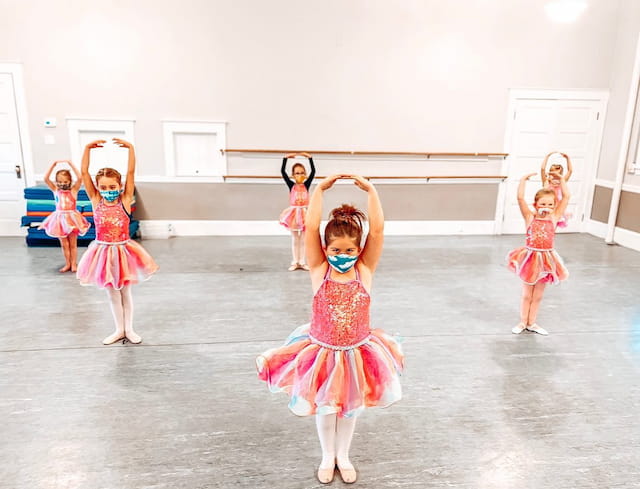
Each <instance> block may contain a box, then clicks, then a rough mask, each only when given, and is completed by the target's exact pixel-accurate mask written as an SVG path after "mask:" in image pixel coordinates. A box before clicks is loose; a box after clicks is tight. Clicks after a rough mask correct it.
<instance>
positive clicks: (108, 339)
mask: <svg viewBox="0 0 640 489" xmlns="http://www.w3.org/2000/svg"><path fill="white" fill-rule="evenodd" d="M124 337H125V336H124V333H123V332H122V331H116V332H114V333H113V334H110V335H109V336H107V337H106V338H105V339H104V340H102V344H103V345H112V344H113V343H116V342H117V341H120V340H121V339H122V338H124Z"/></svg>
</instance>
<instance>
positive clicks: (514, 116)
mask: <svg viewBox="0 0 640 489" xmlns="http://www.w3.org/2000/svg"><path fill="white" fill-rule="evenodd" d="M516 113H517V112H516V111H515V110H514V111H513V120H514V121H515V120H516Z"/></svg>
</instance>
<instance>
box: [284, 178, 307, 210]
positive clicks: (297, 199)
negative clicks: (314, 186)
mask: <svg viewBox="0 0 640 489" xmlns="http://www.w3.org/2000/svg"><path fill="white" fill-rule="evenodd" d="M289 204H290V205H293V206H297V207H303V206H307V205H309V191H308V190H307V187H305V186H304V183H296V184H294V186H293V187H291V192H289Z"/></svg>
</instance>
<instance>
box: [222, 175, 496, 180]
mask: <svg viewBox="0 0 640 489" xmlns="http://www.w3.org/2000/svg"><path fill="white" fill-rule="evenodd" d="M223 178H224V179H225V180H226V179H227V178H255V179H274V178H277V179H281V178H282V176H280V175H224V177H223ZM316 178H317V179H323V178H325V177H324V176H319V175H318V176H316ZM364 178H367V179H378V180H433V179H462V178H475V179H483V180H484V179H492V180H496V179H499V180H504V179H506V178H507V177H506V176H505V175H429V176H388V177H385V176H381V175H376V176H370V177H369V176H366V177H364Z"/></svg>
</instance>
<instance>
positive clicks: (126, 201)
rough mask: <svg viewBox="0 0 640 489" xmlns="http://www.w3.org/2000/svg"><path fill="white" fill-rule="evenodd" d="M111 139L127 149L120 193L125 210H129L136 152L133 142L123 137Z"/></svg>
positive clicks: (134, 185)
mask: <svg viewBox="0 0 640 489" xmlns="http://www.w3.org/2000/svg"><path fill="white" fill-rule="evenodd" d="M113 141H114V142H115V143H116V144H117V145H118V146H120V147H121V148H127V149H128V150H129V158H128V160H127V179H126V180H125V182H124V193H123V194H122V204H123V205H124V208H125V210H126V211H127V212H129V213H130V212H131V202H133V193H134V192H135V190H136V183H135V178H136V176H135V175H136V152H135V150H134V149H133V144H131V143H130V142H129V141H125V140H124V139H118V138H113Z"/></svg>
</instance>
